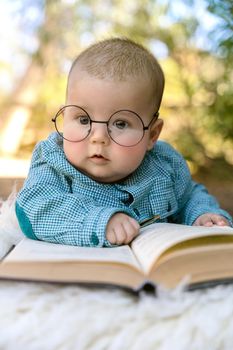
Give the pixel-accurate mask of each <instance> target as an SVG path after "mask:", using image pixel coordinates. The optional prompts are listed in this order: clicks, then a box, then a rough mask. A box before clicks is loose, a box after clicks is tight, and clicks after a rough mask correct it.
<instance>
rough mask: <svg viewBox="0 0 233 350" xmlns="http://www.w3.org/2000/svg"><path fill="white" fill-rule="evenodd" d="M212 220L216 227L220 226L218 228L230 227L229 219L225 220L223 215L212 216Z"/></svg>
mask: <svg viewBox="0 0 233 350" xmlns="http://www.w3.org/2000/svg"><path fill="white" fill-rule="evenodd" d="M211 220H212V222H213V224H214V225H218V226H226V225H229V223H228V221H227V219H225V218H224V217H222V216H221V215H217V214H216V215H211Z"/></svg>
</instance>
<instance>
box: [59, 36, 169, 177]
mask: <svg viewBox="0 0 233 350" xmlns="http://www.w3.org/2000/svg"><path fill="white" fill-rule="evenodd" d="M163 88H164V75H163V72H162V69H161V67H160V65H159V64H158V62H157V60H156V59H155V58H154V56H153V55H152V54H151V53H150V52H148V51H147V50H146V49H145V48H143V47H142V46H141V45H138V44H136V43H134V42H132V41H130V40H128V39H119V38H115V39H109V40H104V41H102V42H99V43H97V44H94V45H92V46H91V47H89V48H88V49H86V50H85V51H83V52H82V53H81V54H80V55H79V56H78V57H77V58H76V60H75V61H74V63H73V65H72V67H71V70H70V73H69V77H68V84H67V92H66V107H63V108H62V109H61V112H60V113H58V114H57V117H56V119H57V125H58V123H59V121H58V120H59V119H62V121H61V124H60V125H61V127H60V126H59V130H60V131H62V132H63V141H64V142H63V147H64V152H65V155H66V157H67V159H68V161H69V162H70V163H71V164H72V165H73V166H74V167H75V168H76V169H78V170H79V171H81V172H83V173H85V174H86V175H88V176H89V177H91V178H92V179H94V180H96V181H99V182H104V183H108V182H110V183H112V182H117V181H120V180H122V179H124V178H126V177H127V176H129V175H130V174H131V173H133V172H134V171H135V170H136V169H137V168H138V166H139V165H140V164H141V162H142V161H143V158H144V156H145V154H146V151H147V150H150V149H151V148H152V147H153V145H154V143H155V142H156V141H157V139H158V137H159V134H160V132H161V129H162V125H163V122H162V120H160V119H157V118H158V111H159V107H160V103H161V99H162V95H163ZM60 128H61V129H60Z"/></svg>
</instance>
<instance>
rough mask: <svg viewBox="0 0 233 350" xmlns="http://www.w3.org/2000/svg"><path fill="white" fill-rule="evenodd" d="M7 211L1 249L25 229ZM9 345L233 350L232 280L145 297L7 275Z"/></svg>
mask: <svg viewBox="0 0 233 350" xmlns="http://www.w3.org/2000/svg"><path fill="white" fill-rule="evenodd" d="M13 202H14V198H13V197H11V198H10V199H8V201H5V202H3V203H2V206H1V209H0V254H1V255H4V253H5V252H6V251H7V250H9V248H10V247H11V246H12V244H17V243H18V242H19V240H20V239H21V237H22V233H21V232H20V229H19V227H18V224H17V220H16V218H15V214H14V209H13ZM0 349H1V350H2V349H3V350H15V349H16V350H25V349H27V350H42V349H43V350H83V349H88V350H89V349H90V350H92V349H93V350H104V349H106V350H130V349H133V350H141V349H145V350H150V349H152V350H157V349H158V350H192V349H193V350H232V349H233V285H228V286H218V287H215V288H210V289H206V290H198V291H195V292H187V291H184V290H183V289H182V287H180V288H177V289H176V290H173V291H166V290H162V289H159V291H158V295H157V296H156V297H155V296H154V295H150V294H146V293H144V292H142V293H141V294H140V295H139V296H136V295H133V294H130V293H128V292H126V291H123V290H120V289H105V288H103V289H101V288H87V287H80V286H78V285H58V284H45V283H25V282H13V281H12V282H11V281H8V282H6V281H0Z"/></svg>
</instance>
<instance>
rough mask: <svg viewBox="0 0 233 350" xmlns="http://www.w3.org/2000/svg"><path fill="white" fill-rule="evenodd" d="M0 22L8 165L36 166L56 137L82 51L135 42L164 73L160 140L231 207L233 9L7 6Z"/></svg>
mask: <svg viewBox="0 0 233 350" xmlns="http://www.w3.org/2000/svg"><path fill="white" fill-rule="evenodd" d="M0 23H1V24H0V39H1V53H0V138H1V139H0V157H3V158H6V157H10V158H18V159H20V158H24V159H25V158H30V156H31V151H32V149H33V147H34V145H35V144H36V142H38V141H39V140H41V139H43V138H46V137H47V135H48V133H49V132H50V131H52V130H53V125H52V123H51V118H52V116H53V115H54V114H55V112H56V111H57V109H58V108H59V107H60V105H61V104H63V103H64V99H65V86H66V77H67V73H68V71H69V68H70V65H71V62H72V60H73V59H74V58H75V57H76V55H77V54H78V53H79V52H80V51H81V50H83V49H84V48H85V47H87V46H88V45H90V44H91V43H93V42H95V41H96V40H101V39H105V38H109V37H113V36H127V37H129V38H132V39H134V40H136V41H137V42H139V43H142V44H143V45H145V46H146V47H148V48H149V49H150V50H151V51H152V52H153V53H154V55H155V56H156V57H157V58H158V60H159V61H160V63H161V65H162V67H163V69H164V72H165V76H166V86H165V94H164V100H163V104H162V108H161V117H162V118H163V119H164V121H165V127H164V131H163V133H162V136H161V138H163V139H165V140H167V141H169V142H170V143H171V144H172V145H173V146H175V147H176V148H177V149H178V150H179V151H181V153H182V154H183V155H184V157H185V158H186V159H187V161H188V164H189V166H190V169H191V172H192V173H193V175H194V177H195V178H196V179H198V180H201V181H202V182H204V183H205V184H208V186H209V187H210V188H211V189H213V190H214V191H215V193H217V195H218V196H220V197H221V195H222V192H224V191H225V192H224V193H225V194H224V198H225V199H226V198H228V199H226V201H228V202H227V204H225V207H227V208H228V209H229V208H232V198H233V171H232V170H233V168H232V165H233V113H232V112H233V97H232V96H233V71H232V66H233V57H232V53H233V2H232V0H224V1H220V0H219V1H218V0H183V1H180V0H157V1H156V0H127V1H125V0H124V1H123V0H106V1H100V0H50V1H49V0H47V1H46V0H44V1H43V0H34V1H30V0H21V1H20V0H11V1H7V0H1V2H0ZM16 177H17V169H16ZM222 196H223V195H222ZM229 196H230V197H229ZM224 198H223V199H224Z"/></svg>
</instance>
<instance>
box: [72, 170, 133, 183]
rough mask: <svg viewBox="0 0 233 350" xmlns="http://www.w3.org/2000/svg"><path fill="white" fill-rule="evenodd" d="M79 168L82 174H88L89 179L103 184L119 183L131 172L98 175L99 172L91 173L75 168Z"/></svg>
mask: <svg viewBox="0 0 233 350" xmlns="http://www.w3.org/2000/svg"><path fill="white" fill-rule="evenodd" d="M77 170H79V171H80V172H81V173H83V174H84V175H86V176H88V177H89V178H90V179H92V180H94V181H96V182H98V183H103V184H113V183H114V184H115V183H120V182H123V181H125V180H126V179H127V178H128V177H129V176H130V175H131V174H128V175H126V176H125V175H124V176H122V175H118V174H114V175H111V176H110V175H108V176H106V175H102V176H101V175H100V174H91V173H88V172H87V171H84V170H80V169H77Z"/></svg>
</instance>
